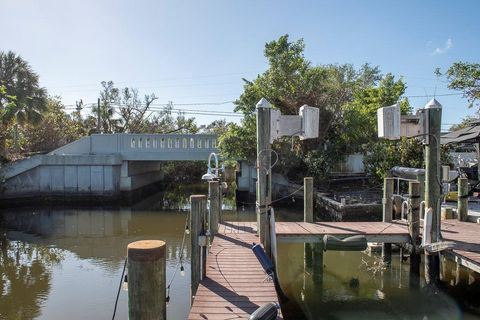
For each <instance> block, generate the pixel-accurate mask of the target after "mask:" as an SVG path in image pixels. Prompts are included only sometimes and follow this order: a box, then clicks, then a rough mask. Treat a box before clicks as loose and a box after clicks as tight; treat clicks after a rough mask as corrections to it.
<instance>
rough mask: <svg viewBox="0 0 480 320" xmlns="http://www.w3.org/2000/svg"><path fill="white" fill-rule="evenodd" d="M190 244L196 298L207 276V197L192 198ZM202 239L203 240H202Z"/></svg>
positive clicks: (196, 196) (192, 291)
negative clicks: (205, 237)
mask: <svg viewBox="0 0 480 320" xmlns="http://www.w3.org/2000/svg"><path fill="white" fill-rule="evenodd" d="M190 203H191V207H190V244H191V249H190V252H191V270H192V272H191V274H192V283H191V285H192V287H191V293H192V298H193V297H194V296H195V294H196V292H197V288H198V284H199V283H200V280H201V279H202V278H203V277H205V274H206V270H205V269H206V268H205V266H206V259H207V249H206V248H207V247H206V243H205V242H206V241H204V240H206V239H204V240H202V239H203V237H204V236H205V214H206V212H207V197H206V196H204V195H193V196H190ZM201 237H202V238H201Z"/></svg>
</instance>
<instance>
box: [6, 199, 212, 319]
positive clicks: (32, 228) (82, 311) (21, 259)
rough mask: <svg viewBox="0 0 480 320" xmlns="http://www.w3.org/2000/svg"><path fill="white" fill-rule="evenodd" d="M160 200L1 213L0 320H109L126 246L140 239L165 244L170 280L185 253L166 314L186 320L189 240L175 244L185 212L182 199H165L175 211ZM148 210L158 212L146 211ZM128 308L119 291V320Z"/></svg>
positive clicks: (181, 231)
mask: <svg viewBox="0 0 480 320" xmlns="http://www.w3.org/2000/svg"><path fill="white" fill-rule="evenodd" d="M203 192H205V190H203ZM164 196H165V194H158V195H156V196H153V197H150V198H147V199H145V200H144V201H142V202H140V203H138V204H136V205H134V206H132V207H125V208H59V207H47V208H45V207H44V208H23V209H19V208H17V209H15V210H4V211H3V212H1V213H0V234H1V235H2V236H1V237H0V241H1V253H0V254H1V256H0V257H1V260H0V271H1V272H0V275H1V278H0V280H1V281H0V285H1V286H0V293H1V296H0V319H34V318H35V319H37V318H38V319H65V318H66V317H67V316H68V318H69V319H106V318H111V316H112V312H113V305H114V300H115V295H116V289H117V287H118V282H119V280H120V275H121V269H122V267H123V261H124V258H125V255H126V248H127V244H128V243H130V242H133V241H137V240H141V239H161V240H165V241H166V243H167V281H168V280H170V278H171V277H172V275H173V271H174V269H175V266H176V263H177V261H178V260H179V259H180V254H182V255H183V259H182V260H183V261H184V267H185V275H184V276H183V277H182V276H177V277H176V278H175V281H174V282H173V283H172V286H171V290H170V297H171V300H170V303H169V306H168V308H167V315H168V316H169V318H170V319H184V318H186V317H187V315H188V310H189V305H190V299H189V296H190V286H189V283H190V263H189V261H190V246H189V243H190V242H189V240H188V239H187V241H186V246H185V248H184V251H183V253H181V252H180V247H181V241H182V238H183V235H184V232H185V221H186V217H187V211H185V210H183V204H182V202H181V201H180V202H178V201H174V199H172V198H168V197H167V199H169V200H170V201H171V202H170V203H172V204H173V206H174V207H175V209H174V210H165V209H163V208H164V207H165V206H164V199H165V197H164ZM177 197H178V196H177ZM184 198H185V199H186V198H187V196H186V195H184ZM183 203H184V202H183ZM152 204H157V206H155V205H152ZM148 207H152V208H161V209H153V210H145V208H148ZM127 305H128V303H127V294H126V292H122V294H121V295H120V300H119V303H118V309H117V316H116V319H127V314H128V312H127Z"/></svg>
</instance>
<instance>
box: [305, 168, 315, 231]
mask: <svg viewBox="0 0 480 320" xmlns="http://www.w3.org/2000/svg"><path fill="white" fill-rule="evenodd" d="M303 221H305V222H313V178H312V177H305V178H303Z"/></svg>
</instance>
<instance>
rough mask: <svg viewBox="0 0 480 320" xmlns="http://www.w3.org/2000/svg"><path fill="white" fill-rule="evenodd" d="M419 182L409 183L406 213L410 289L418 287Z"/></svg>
mask: <svg viewBox="0 0 480 320" xmlns="http://www.w3.org/2000/svg"><path fill="white" fill-rule="evenodd" d="M420 189H421V188H420V182H418V181H410V182H409V184H408V196H409V202H410V210H409V213H408V233H409V235H410V239H411V241H412V243H411V244H412V246H411V249H410V287H415V288H418V286H419V285H420V283H419V279H420V262H421V256H420Z"/></svg>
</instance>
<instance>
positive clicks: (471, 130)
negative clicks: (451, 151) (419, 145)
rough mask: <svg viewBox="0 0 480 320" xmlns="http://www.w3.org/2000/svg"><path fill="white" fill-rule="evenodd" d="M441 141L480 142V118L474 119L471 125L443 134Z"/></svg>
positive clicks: (444, 142)
mask: <svg viewBox="0 0 480 320" xmlns="http://www.w3.org/2000/svg"><path fill="white" fill-rule="evenodd" d="M440 141H441V143H442V144H449V143H468V142H471V143H475V142H480V120H476V121H473V122H472V123H471V126H469V127H466V128H463V129H459V130H455V131H452V132H449V133H447V134H445V135H443V136H441V138H440Z"/></svg>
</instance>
